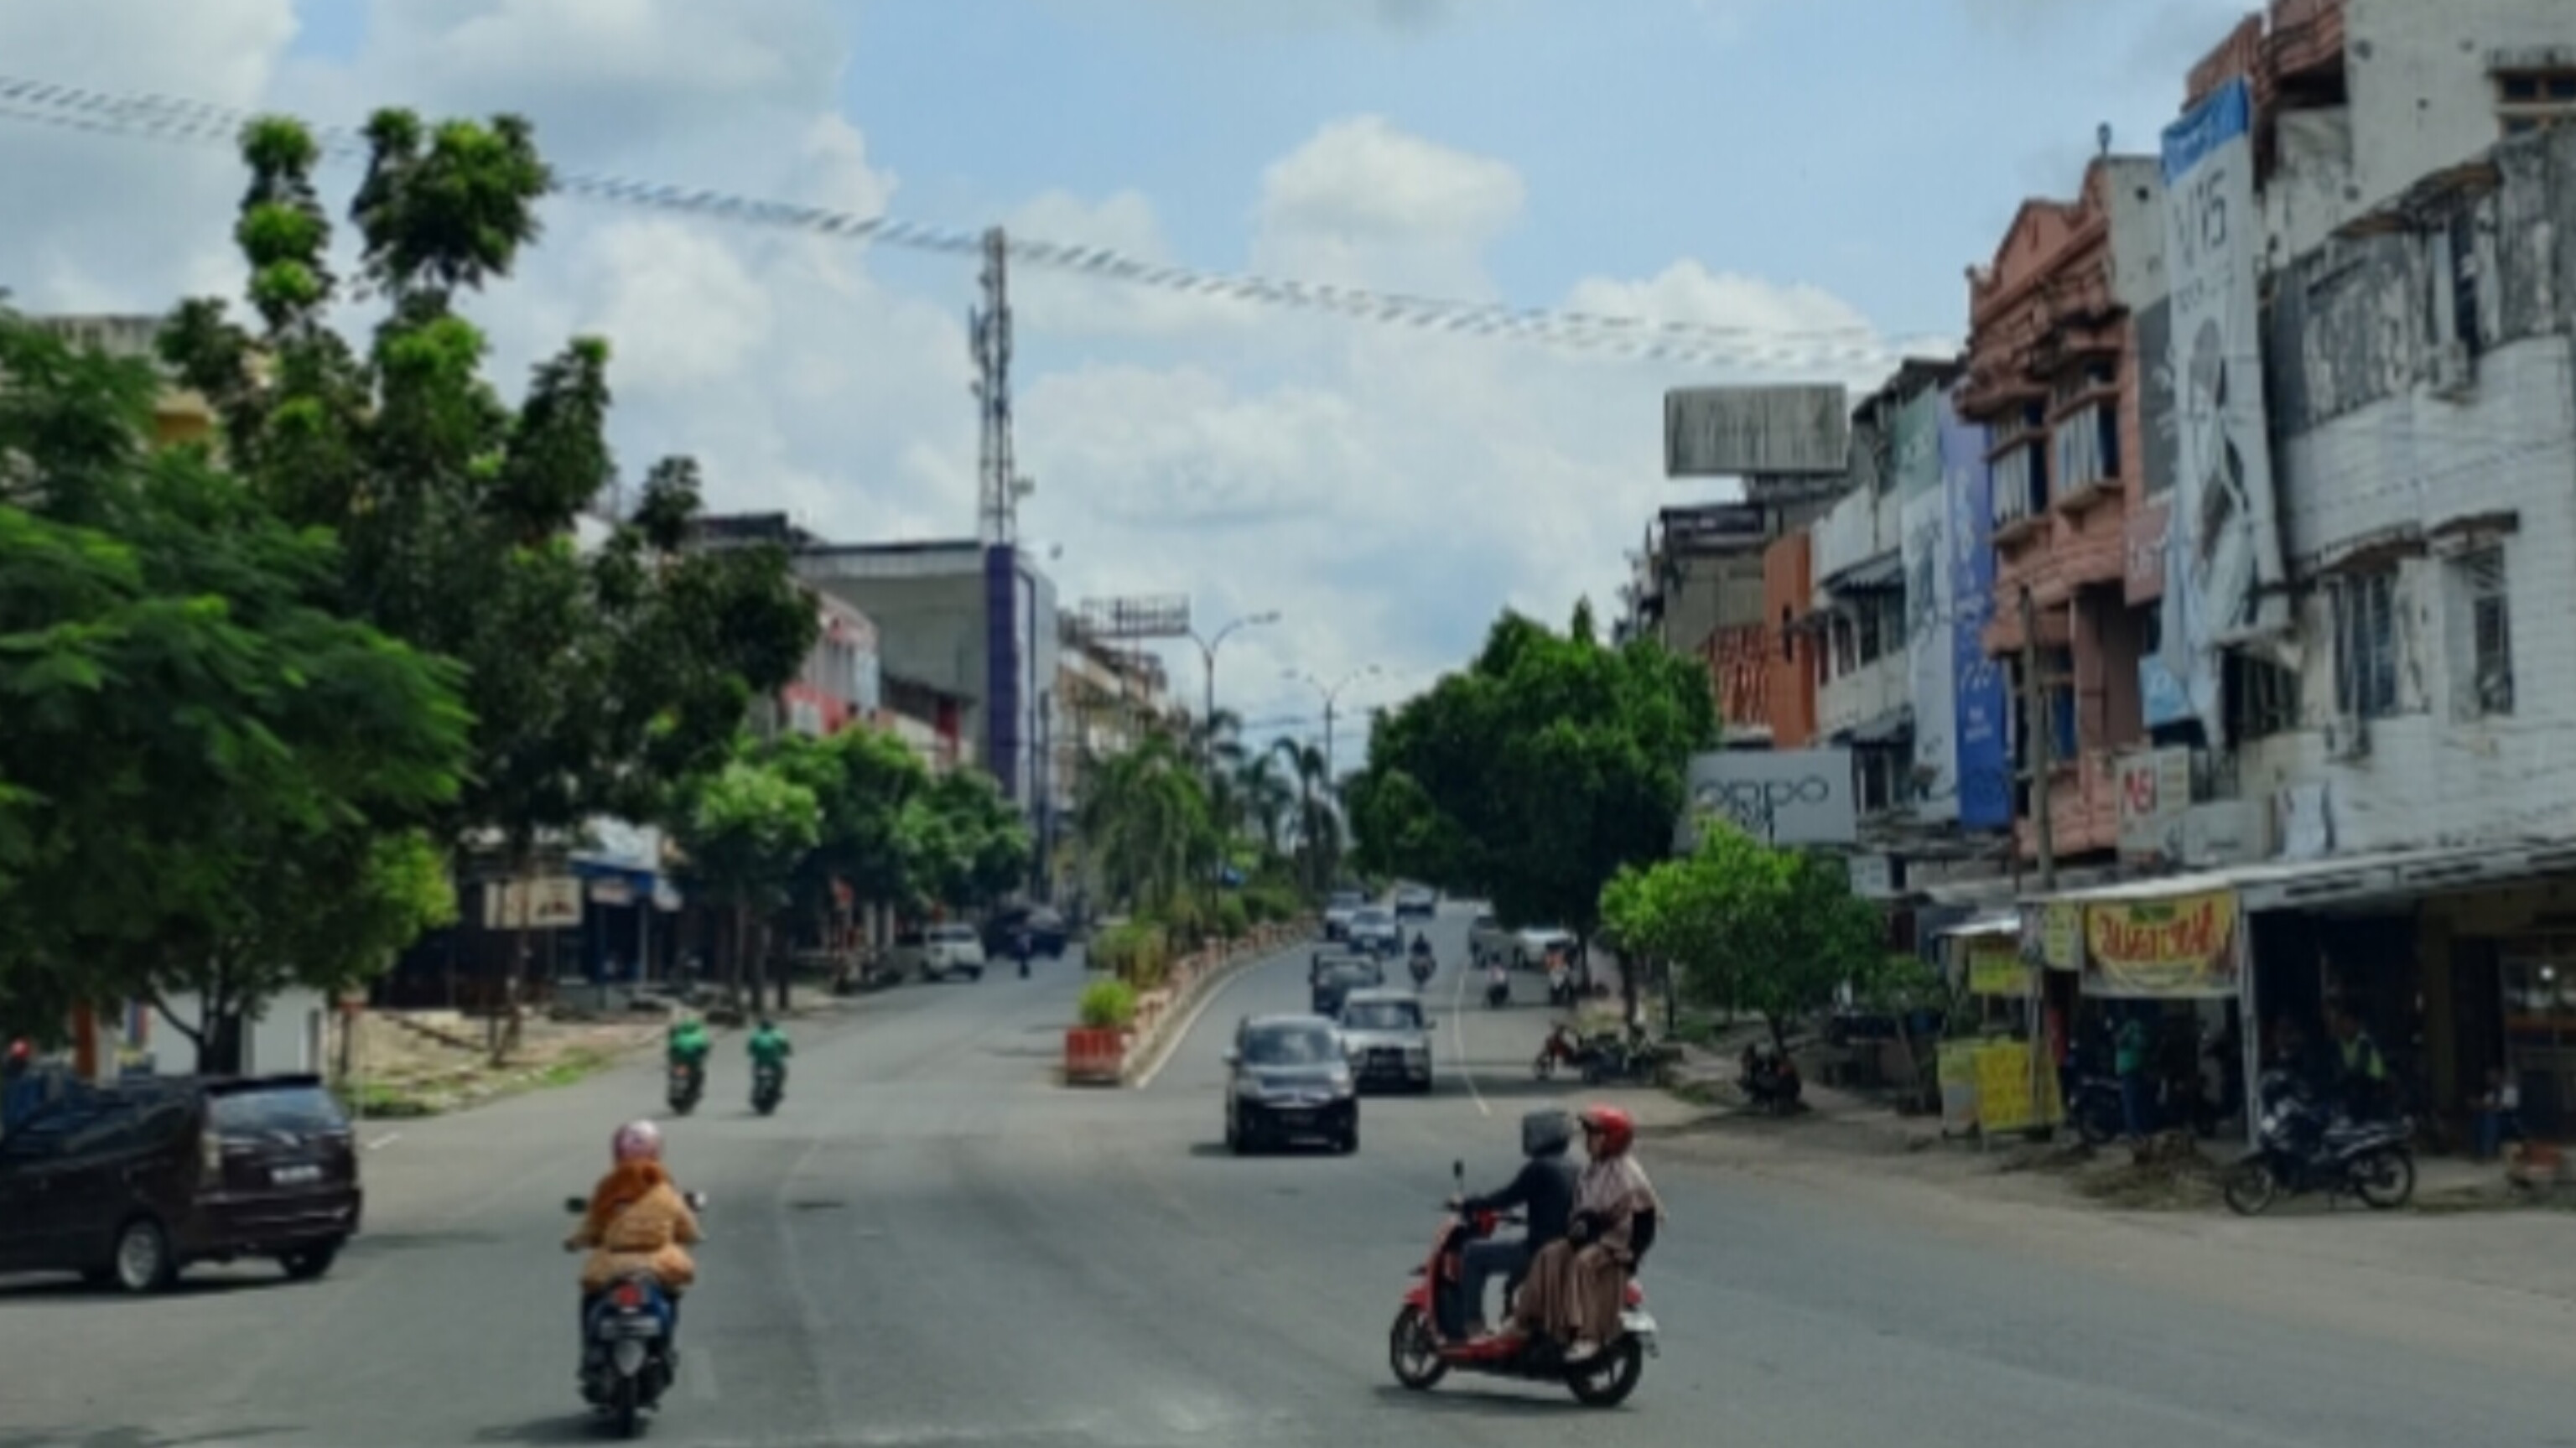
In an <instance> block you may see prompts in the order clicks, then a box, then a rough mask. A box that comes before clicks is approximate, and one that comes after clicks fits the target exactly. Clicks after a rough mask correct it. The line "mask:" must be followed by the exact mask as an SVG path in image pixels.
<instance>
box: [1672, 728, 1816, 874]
mask: <svg viewBox="0 0 2576 1448" xmlns="http://www.w3.org/2000/svg"><path fill="white" fill-rule="evenodd" d="M1688 784H1689V791H1690V794H1689V801H1690V802H1689V805H1688V807H1687V808H1688V811H1689V812H1688V814H1687V815H1686V816H1685V818H1684V819H1683V821H1682V829H1681V839H1680V846H1681V848H1683V849H1685V850H1689V849H1695V848H1697V847H1698V843H1699V824H1700V822H1701V821H1702V820H1707V819H1719V820H1724V821H1726V822H1727V823H1729V824H1732V825H1734V826H1735V827H1736V828H1737V829H1740V830H1742V831H1744V832H1745V833H1746V834H1748V835H1751V836H1752V837H1753V838H1755V839H1757V840H1760V841H1762V842H1763V843H1764V844H1768V845H1848V844H1850V843H1852V841H1853V840H1855V839H1857V838H1859V834H1860V816H1859V812H1858V810H1857V809H1856V808H1855V806H1854V802H1853V800H1852V763H1851V751H1850V750H1848V749H1721V750H1718V751H1716V752H1714V753H1709V754H1695V755H1693V756H1691V761H1690V764H1689V766H1688Z"/></svg>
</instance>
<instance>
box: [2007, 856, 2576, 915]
mask: <svg viewBox="0 0 2576 1448" xmlns="http://www.w3.org/2000/svg"><path fill="white" fill-rule="evenodd" d="M2560 871H2576V842H2569V841H2551V842H2531V843H2520V844H2501V845H2449V846H2436V847H2433V848H2428V849H2420V850H2390V851H2384V852H2380V853H2376V854H2364V855H2329V856H2326V857H2325V858H2323V859H2316V860H2259V861H2255V862H2253V863H2250V864H2244V865H2230V866H2227V867H2225V868H2223V869H2215V870H2195V871H2191V872H2189V873H2186V874H2180V875H2160V876H2157V877H2155V878H2153V879H2146V880H2123V881H2120V882H2118V883H2117V884H2109V885H2096V886H2093V887H2090V888H2087V889H2080V890H2063V891H2060V892H2058V893H2057V894H2055V895H2049V896H2030V897H2026V898H2028V899H2029V900H2030V901H2031V902H2032V903H2034V904H2037V903H2044V902H2047V901H2057V902H2063V903H2066V904H2074V905H2083V904H2091V903H2095V902H2104V903H2108V902H2112V901H2121V900H2165V899H2173V898H2177V897H2180V896H2185V895H2199V894H2206V893H2209V892H2211V891H2218V890H2231V891H2234V892H2235V894H2236V897H2237V900H2238V902H2239V903H2240V904H2241V905H2242V906H2243V908H2244V909H2246V910H2248V911H2265V910H2290V909H2305V908H2314V907H2317V906H2325V905H2355V904H2360V903H2363V902H2365V901H2370V900H2399V899H2408V898H2412V897H2414V896H2417V895H2427V894H2434V893H2438V892H2441V891H2445V890H2467V889H2475V888H2477V887H2479V886H2481V885H2491V884H2497V883H2501V882H2504V881H2509V880H2519V879H2529V878H2532V877H2534V876H2538V875H2548V874H2555V873H2558V872H2560Z"/></svg>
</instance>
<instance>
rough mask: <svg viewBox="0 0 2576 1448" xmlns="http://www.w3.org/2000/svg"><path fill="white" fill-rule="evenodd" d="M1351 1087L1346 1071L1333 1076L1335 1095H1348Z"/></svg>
mask: <svg viewBox="0 0 2576 1448" xmlns="http://www.w3.org/2000/svg"><path fill="white" fill-rule="evenodd" d="M1351 1089H1352V1088H1351V1078H1350V1074H1349V1073H1348V1072H1344V1073H1342V1074H1340V1075H1337V1076H1335V1077H1334V1078H1333V1095H1334V1096H1335V1097H1337V1098H1338V1097H1343V1096H1348V1095H1350V1094H1351Z"/></svg>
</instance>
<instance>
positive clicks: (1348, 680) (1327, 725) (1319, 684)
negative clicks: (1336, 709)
mask: <svg viewBox="0 0 2576 1448" xmlns="http://www.w3.org/2000/svg"><path fill="white" fill-rule="evenodd" d="M1385 672H1386V670H1384V669H1382V668H1380V667H1378V666H1377V665H1375V664H1370V665H1367V666H1366V667H1364V668H1357V669H1353V670H1351V671H1350V673H1349V674H1347V675H1345V676H1344V677H1343V679H1342V681H1341V682H1340V683H1338V684H1335V685H1333V686H1332V687H1331V688H1326V687H1325V686H1324V681H1323V680H1321V679H1318V678H1316V677H1315V676H1314V675H1312V674H1301V673H1299V672H1297V671H1296V670H1295V669H1290V670H1288V671H1287V672H1286V673H1284V674H1282V675H1280V677H1281V678H1284V679H1298V680H1302V681H1304V682H1305V683H1307V684H1310V685H1312V686H1314V689H1315V692H1316V693H1319V694H1321V695H1323V696H1324V781H1325V784H1326V785H1327V786H1328V787H1329V786H1330V784H1331V783H1332V777H1333V706H1334V704H1335V702H1336V701H1338V700H1339V699H1340V698H1341V697H1342V691H1343V690H1344V689H1347V688H1349V687H1350V686H1351V685H1353V684H1356V683H1358V682H1359V681H1360V680H1362V679H1373V678H1376V677H1378V676H1379V675H1381V674H1384V673H1385Z"/></svg>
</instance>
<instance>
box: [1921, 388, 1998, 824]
mask: <svg viewBox="0 0 2576 1448" xmlns="http://www.w3.org/2000/svg"><path fill="white" fill-rule="evenodd" d="M1939 431H1940V439H1941V442H1940V454H1941V495H1942V497H1943V499H1944V500H1945V501H1946V502H1947V503H1948V505H1949V509H1950V522H1949V527H1948V528H1947V529H1945V530H1944V533H1943V542H1944V543H1945V544H1946V545H1947V547H1948V550H1949V567H1948V569H1947V571H1948V573H1949V575H1950V668H1951V677H1952V680H1953V682H1952V684H1951V711H1952V722H1951V732H1950V737H1951V740H1952V741H1953V744H1952V747H1953V749H1954V751H1955V758H1954V761H1953V764H1952V766H1951V767H1952V768H1953V769H1954V770H1955V771H1956V774H1955V776H1954V777H1955V778H1956V779H1957V780H1958V796H1959V823H1960V824H1962V825H1965V826H1967V827H1968V828H1970V829H1979V830H2000V829H2007V828H2009V827H2010V826H2011V825H2012V819H2013V788H2012V753H2011V751H2010V750H2009V749H2008V748H2006V747H2005V734H2004V727H2005V722H2004V721H2005V714H2004V711H2005V697H2004V676H2003V674H2002V672H2001V671H2000V670H1998V669H1997V668H1996V667H1995V662H1994V660H1992V659H1990V658H1987V657H1986V623H1987V621H1988V620H1990V619H1992V618H1993V617H1994V614H1995V515H1994V497H1995V475H1994V469H1993V468H1992V467H1991V466H1990V465H1988V463H1987V462H1986V430H1985V429H1984V428H1983V427H1980V426H1977V425H1976V424H1973V423H1969V422H1964V421H1962V420H1961V419H1960V418H1959V415H1958V412H1957V410H1956V408H1955V407H1954V406H1953V405H1952V404H1951V402H1950V401H1949V400H1948V399H1946V398H1945V399H1944V400H1943V402H1942V406H1941V412H1940V421H1939ZM1919 712H1920V711H1919V710H1918V714H1919ZM1915 727H1916V728H1917V729H1920V728H1921V727H1922V723H1921V720H1920V718H1919V717H1918V719H1917V720H1916V724H1915Z"/></svg>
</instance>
